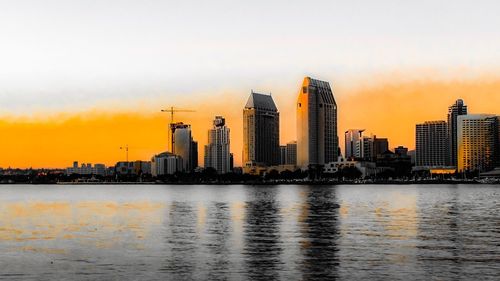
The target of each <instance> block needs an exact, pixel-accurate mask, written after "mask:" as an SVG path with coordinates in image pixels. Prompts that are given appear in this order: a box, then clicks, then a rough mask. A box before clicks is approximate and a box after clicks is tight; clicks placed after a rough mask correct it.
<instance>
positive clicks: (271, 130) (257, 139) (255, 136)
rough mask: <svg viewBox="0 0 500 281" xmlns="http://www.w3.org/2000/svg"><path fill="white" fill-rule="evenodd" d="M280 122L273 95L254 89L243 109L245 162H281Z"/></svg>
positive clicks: (268, 164)
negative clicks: (255, 91) (259, 92)
mask: <svg viewBox="0 0 500 281" xmlns="http://www.w3.org/2000/svg"><path fill="white" fill-rule="evenodd" d="M279 124H280V121H279V112H278V109H277V108H276V105H275V104H274V101H273V98H272V96H271V95H262V94H258V93H254V92H253V91H252V92H251V93H250V97H249V98H248V101H247V103H246V105H245V108H244V109H243V163H244V164H248V163H250V164H252V165H258V166H274V165H278V164H279V162H280V150H279V139H280V137H279Z"/></svg>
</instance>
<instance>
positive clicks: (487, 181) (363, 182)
mask: <svg viewBox="0 0 500 281" xmlns="http://www.w3.org/2000/svg"><path fill="white" fill-rule="evenodd" d="M9 184H10V185H253V186H255V185H412V184H419V185H426V184H433V185H435V184H500V180H499V179H469V180H466V179H463V180H456V179H453V180H441V179H425V180H376V181H374V180H355V181H332V180H292V181H286V180H275V181H206V182H162V181H148V182H126V181H123V182H121V181H96V182H94V181H88V182H84V181H81V182H77V181H73V182H1V183H0V185H9Z"/></svg>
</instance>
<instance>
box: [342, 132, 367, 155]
mask: <svg viewBox="0 0 500 281" xmlns="http://www.w3.org/2000/svg"><path fill="white" fill-rule="evenodd" d="M364 131H365V130H364V129H350V130H347V131H346V132H345V158H346V159H361V158H363V132H364Z"/></svg>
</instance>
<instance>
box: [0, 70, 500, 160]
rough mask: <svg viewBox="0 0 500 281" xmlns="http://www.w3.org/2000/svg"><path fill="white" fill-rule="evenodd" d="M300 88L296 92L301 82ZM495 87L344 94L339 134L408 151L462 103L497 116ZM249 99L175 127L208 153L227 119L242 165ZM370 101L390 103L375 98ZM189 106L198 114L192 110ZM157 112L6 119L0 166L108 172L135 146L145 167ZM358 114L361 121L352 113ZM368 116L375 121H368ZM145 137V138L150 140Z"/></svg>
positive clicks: (286, 127) (286, 110)
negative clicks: (94, 167)
mask: <svg viewBox="0 0 500 281" xmlns="http://www.w3.org/2000/svg"><path fill="white" fill-rule="evenodd" d="M330 81H331V80H330ZM334 83H335V82H334ZM295 84H296V85H297V82H296V83H295ZM296 87H298V86H296ZM497 88H498V89H500V81H498V82H496V83H493V82H490V83H481V84H474V83H470V84H467V83H463V84H459V85H456V86H450V84H441V83H430V84H427V85H420V86H418V87H415V85H412V84H411V83H410V84H406V85H399V86H387V87H381V88H378V89H368V90H365V91H359V92H357V95H354V97H352V98H350V99H342V94H336V98H337V97H338V96H340V98H337V99H338V100H339V101H338V103H339V129H338V131H339V132H342V131H344V130H347V129H349V128H351V127H363V128H365V129H366V131H365V135H370V134H376V135H378V136H383V137H387V138H389V139H390V141H391V147H392V146H397V145H404V146H406V147H408V148H410V149H414V148H415V140H414V139H415V132H414V126H415V124H416V123H422V122H424V121H427V120H433V119H435V120H439V119H443V120H444V119H446V110H444V111H443V108H445V109H446V108H447V107H448V106H449V105H450V104H452V103H454V102H455V100H456V99H457V98H462V99H464V100H466V101H467V105H468V106H469V108H470V109H471V110H472V112H475V113H481V112H483V113H491V114H500V112H499V110H498V108H497V107H496V106H495V104H498V103H500V97H499V96H496V95H493V94H494V93H495V91H496V89H497ZM415 89H417V91H415ZM295 91H296V90H295ZM337 92H338V91H337ZM247 93H248V92H247ZM247 93H241V94H239V95H233V96H234V97H233V99H232V100H227V102H228V104H229V105H231V104H232V106H229V105H228V106H226V107H234V108H235V109H234V110H233V109H227V108H226V109H224V108H223V106H221V105H219V106H217V105H216V103H214V105H215V106H214V107H213V109H210V110H208V111H205V112H200V111H198V112H196V113H189V114H179V115H178V117H176V121H183V122H185V123H189V124H191V125H192V130H193V137H194V138H195V139H196V140H197V141H199V146H200V147H203V145H204V144H205V143H206V130H207V129H209V128H210V127H211V122H210V120H211V118H213V116H214V115H217V114H219V113H224V112H226V114H224V116H225V117H226V120H227V123H228V126H230V127H231V128H232V131H233V133H232V147H231V151H232V153H234V155H235V165H241V151H242V138H241V136H242V130H241V125H239V124H241V123H240V122H242V116H241V109H242V108H243V106H244V104H245V102H246V101H245V100H246V99H247V95H248V94H247ZM402 93H407V94H406V95H405V94H402ZM425 93H428V94H425ZM439 93H442V94H441V95H439ZM295 95H296V93H295V92H294V93H292V94H289V97H288V98H289V99H291V102H290V100H288V101H286V100H285V101H284V100H283V99H282V98H281V95H279V94H278V95H277V94H274V95H273V98H274V99H275V100H276V104H277V106H278V107H279V108H280V114H281V116H282V118H280V119H281V120H280V130H281V132H280V135H281V137H280V144H285V143H286V142H288V141H294V140H295V130H294V127H295V124H294V123H295V113H294V109H295V108H294V107H295V105H294V104H295ZM292 96H293V98H292ZM373 96H379V97H383V98H385V99H373ZM236 97H237V98H240V100H237V99H236ZM369 97H372V99H373V100H371V104H373V105H374V106H369V105H367V104H363V103H361V101H362V100H364V99H366V98H369ZM417 98H419V99H417ZM410 100H412V102H413V104H414V105H415V106H414V107H410V106H408V107H401V106H396V104H405V103H409V102H410ZM287 102H288V103H291V106H293V108H291V109H290V106H289V107H286V106H283V104H286V103H287ZM206 105H208V104H206ZM384 105H385V106H386V108H387V109H388V110H390V111H391V113H392V115H393V116H398V117H399V118H392V116H390V115H387V114H383V113H384V112H380V111H379V110H378V109H377V108H383V106H384ZM419 106H425V107H426V108H427V110H426V111H419V110H418V107H419ZM186 107H187V108H194V109H199V108H198V107H195V106H191V107H189V106H186ZM208 108H211V107H208ZM159 109H160V108H159V107H156V108H152V109H150V110H145V109H142V110H136V111H120V110H118V111H115V112H113V111H111V110H110V111H108V112H106V111H99V110H96V111H91V112H86V113H79V114H70V115H67V114H66V115H65V114H61V115H59V116H56V117H49V118H47V117H40V118H31V119H30V118H2V119H1V120H0V129H1V130H2V131H3V132H4V133H5V134H6V135H8V136H16V137H17V138H3V139H2V140H0V143H1V144H2V146H1V148H0V149H2V150H3V151H2V157H1V158H0V167H4V168H7V167H9V166H11V167H20V168H29V167H34V168H60V167H66V166H68V165H69V164H70V163H72V162H73V161H74V160H79V161H83V162H92V163H105V164H107V165H111V164H114V163H116V162H117V161H123V160H125V153H124V152H123V151H122V150H120V149H119V147H120V146H124V145H125V144H127V143H128V144H129V145H130V151H129V153H130V159H131V160H148V159H149V158H150V157H151V155H153V154H156V153H158V152H160V151H164V150H165V147H166V144H167V141H166V140H168V138H167V126H168V122H169V120H168V118H167V116H165V114H162V113H161V112H159ZM354 109H355V110H356V111H354V112H355V113H356V114H354V112H353V110H354ZM212 110H213V111H212ZM363 111H366V112H367V113H366V114H367V115H364V114H362V113H363ZM377 112H378V114H377ZM349 113H351V114H349ZM365 116H370V118H366V117H365ZM286 120H288V121H286ZM290 120H291V122H290ZM346 124H360V125H353V126H351V125H346ZM381 124H382V126H381ZM110 135H111V137H110ZM145 136H148V137H147V138H145ZM33 139H36V140H37V141H36V142H35V141H33ZM340 147H341V148H343V147H344V138H340ZM6 148H8V149H6ZM77 148H78V149H77ZM90 152H92V153H90ZM200 154H201V153H200ZM199 163H203V158H202V157H201V156H199Z"/></svg>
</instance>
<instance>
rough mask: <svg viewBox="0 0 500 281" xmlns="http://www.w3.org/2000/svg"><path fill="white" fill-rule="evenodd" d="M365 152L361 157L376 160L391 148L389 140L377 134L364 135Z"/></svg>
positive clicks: (363, 148) (366, 159) (363, 149)
mask: <svg viewBox="0 0 500 281" xmlns="http://www.w3.org/2000/svg"><path fill="white" fill-rule="evenodd" d="M362 146H363V147H362V150H361V151H363V154H362V155H361V159H363V160H365V161H372V162H375V161H376V160H377V157H378V156H379V155H381V154H382V153H384V152H386V151H388V150H389V140H388V139H387V138H377V136H371V137H367V136H363V137H362Z"/></svg>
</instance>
